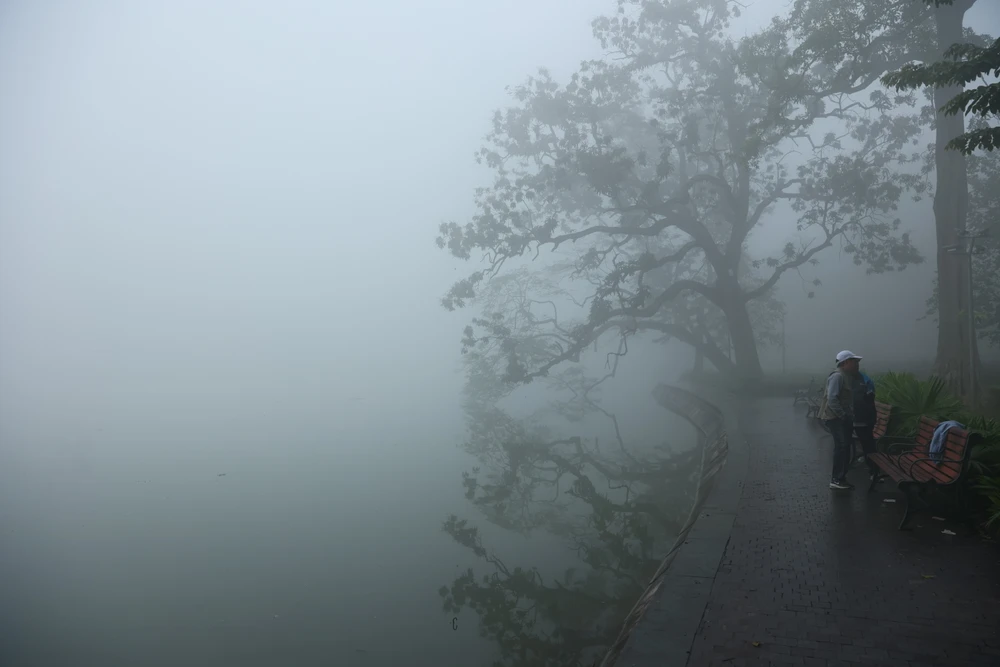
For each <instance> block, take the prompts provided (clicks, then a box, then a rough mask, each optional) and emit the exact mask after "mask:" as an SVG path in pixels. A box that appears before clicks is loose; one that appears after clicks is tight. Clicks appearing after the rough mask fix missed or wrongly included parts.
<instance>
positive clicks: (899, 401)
mask: <svg viewBox="0 0 1000 667" xmlns="http://www.w3.org/2000/svg"><path fill="white" fill-rule="evenodd" d="M875 396H876V397H877V398H878V400H880V401H882V402H883V403H889V404H890V405H893V406H895V407H896V409H895V410H894V411H893V420H892V424H891V425H890V427H891V429H892V432H893V434H894V435H904V436H905V435H914V434H916V432H917V424H918V423H919V421H920V417H921V415H927V416H928V417H931V418H933V419H953V418H954V417H955V415H957V414H959V413H960V412H962V401H961V399H960V398H958V397H957V396H954V395H953V394H951V393H950V392H949V391H948V388H947V387H946V386H945V383H944V380H941V379H940V378H936V377H932V378H930V379H928V380H918V379H917V377H916V376H915V375H913V374H912V373H894V372H892V371H889V372H888V373H884V374H882V375H880V376H878V377H876V378H875Z"/></svg>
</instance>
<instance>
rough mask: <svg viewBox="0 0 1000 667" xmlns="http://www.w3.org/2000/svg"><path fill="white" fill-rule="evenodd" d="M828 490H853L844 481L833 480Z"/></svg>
mask: <svg viewBox="0 0 1000 667" xmlns="http://www.w3.org/2000/svg"><path fill="white" fill-rule="evenodd" d="M830 488H831V489H840V490H847V489H853V488H854V487H853V486H852V485H850V484H848V483H847V481H846V480H843V479H835V480H833V481H832V482H830Z"/></svg>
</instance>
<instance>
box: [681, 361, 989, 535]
mask: <svg viewBox="0 0 1000 667" xmlns="http://www.w3.org/2000/svg"><path fill="white" fill-rule="evenodd" d="M911 368H915V369H917V370H915V371H913V372H910V371H908V370H900V369H899V366H898V365H894V367H893V368H889V367H880V366H879V365H877V364H871V365H866V366H865V369H864V370H865V372H866V373H868V374H869V375H871V376H872V378H873V379H874V380H875V393H876V397H877V398H878V400H879V401H882V402H884V403H888V404H890V405H892V406H893V407H894V412H893V418H892V420H891V421H890V423H889V435H892V436H899V437H906V436H912V435H914V433H913V429H914V428H915V424H916V420H917V419H918V418H919V416H920V415H927V416H929V417H932V418H934V419H940V420H950V419H954V420H957V421H959V422H961V423H962V424H965V425H966V426H967V427H968V428H969V429H971V430H975V431H978V432H979V433H980V434H982V436H983V439H982V441H981V442H980V443H979V444H978V445H976V447H975V448H974V449H973V451H972V457H971V460H970V462H969V465H970V467H971V469H970V471H969V472H970V474H969V475H968V476H967V478H966V481H965V482H964V483H962V484H960V485H956V486H955V487H953V488H952V487H949V488H945V489H938V490H934V491H932V492H931V494H930V496H929V499H930V500H931V501H932V502H934V503H935V504H938V505H940V506H941V507H942V508H943V509H946V510H947V511H949V512H952V513H954V514H955V516H957V517H962V518H963V520H966V521H969V522H971V523H972V524H973V525H975V526H976V527H977V529H979V531H980V533H981V534H982V535H984V536H985V537H988V538H990V539H994V538H996V537H998V536H1000V367H998V366H984V367H983V370H982V373H981V379H982V386H983V394H984V397H983V401H982V404H981V405H979V406H977V407H976V408H975V409H969V408H968V407H966V406H965V405H964V404H963V402H962V400H961V398H959V397H957V396H955V395H954V394H953V393H952V392H950V391H949V390H948V388H947V386H946V385H945V383H944V381H942V380H941V379H940V378H937V377H935V376H933V375H932V374H931V373H930V371H929V369H923V370H922V372H921V369H919V367H918V366H916V365H914V366H911ZM830 372H831V371H830V369H826V370H816V371H809V370H801V369H799V370H794V371H789V372H786V373H781V372H777V373H765V375H764V377H763V378H761V379H759V380H754V381H752V385H753V393H754V395H755V396H767V397H772V398H775V397H781V396H788V397H789V398H791V397H792V396H793V395H794V393H795V392H796V391H797V390H801V389H808V388H810V387H811V388H812V389H813V390H816V391H818V390H819V389H820V387H821V386H822V383H823V380H824V379H825V378H826V376H827V375H828V374H829V373H830ZM683 377H684V379H685V380H687V381H688V382H691V383H692V384H693V385H694V386H701V387H705V388H712V389H715V390H719V389H722V390H728V391H730V392H732V393H734V394H736V395H737V396H739V395H741V394H742V393H743V392H744V391H745V390H746V389H747V387H748V385H747V384H746V383H742V382H740V381H738V380H732V379H730V378H726V377H725V376H723V375H722V374H720V373H718V372H714V371H704V370H703V371H697V372H696V371H688V372H686V373H685V374H684V376H683ZM803 418H804V416H803Z"/></svg>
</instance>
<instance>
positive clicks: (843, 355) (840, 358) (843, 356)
mask: <svg viewBox="0 0 1000 667" xmlns="http://www.w3.org/2000/svg"><path fill="white" fill-rule="evenodd" d="M848 359H858V360H860V359H861V357H860V356H859V355H857V354H854V353H853V352H851V351H850V350H844V351H843V352H839V353H838V354H837V365H838V366H839V365H841V364H842V363H844V362H845V361H847V360H848Z"/></svg>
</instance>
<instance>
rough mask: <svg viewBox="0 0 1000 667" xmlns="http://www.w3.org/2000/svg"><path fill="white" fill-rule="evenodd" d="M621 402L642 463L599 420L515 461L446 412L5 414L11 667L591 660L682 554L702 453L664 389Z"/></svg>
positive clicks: (632, 447)
mask: <svg viewBox="0 0 1000 667" xmlns="http://www.w3.org/2000/svg"><path fill="white" fill-rule="evenodd" d="M616 414H617V415H618V418H619V422H620V426H621V433H622V435H623V439H624V441H625V442H626V443H627V452H628V453H627V454H625V453H624V452H623V451H622V450H621V449H620V447H619V445H618V443H617V440H616V439H615V436H614V431H613V429H612V428H611V426H610V424H609V422H607V420H605V419H603V418H601V419H595V420H591V421H586V422H583V423H579V424H575V425H573V427H572V430H571V431H568V430H564V431H559V430H558V429H556V430H554V431H553V433H552V434H551V435H552V438H553V439H559V438H561V437H564V436H570V435H573V434H578V435H579V434H582V435H583V436H584V440H583V441H581V444H580V448H577V445H576V444H575V443H570V444H567V445H557V446H554V447H553V448H551V450H546V453H545V455H544V456H540V455H538V453H537V452H535V453H532V452H530V451H529V452H527V453H525V454H524V455H523V458H522V460H521V461H520V462H519V463H518V466H519V468H518V472H517V474H512V473H510V469H509V466H507V465H506V463H509V462H506V463H505V462H504V461H490V460H488V459H484V458H476V457H475V456H472V455H470V454H469V453H468V452H467V451H465V450H464V449H463V448H462V447H460V446H459V445H460V443H461V442H462V441H463V428H462V427H461V425H460V424H455V425H452V426H444V427H442V426H441V425H440V423H438V422H437V421H436V420H434V419H432V418H427V419H425V420H423V422H418V423H412V422H411V423H410V424H408V425H403V424H400V423H397V422H386V421H375V422H374V423H373V422H372V420H361V419H357V420H355V422H354V423H351V422H350V420H349V419H348V418H347V417H344V418H343V419H342V420H341V422H340V424H339V425H338V426H337V427H336V428H327V427H323V428H310V429H305V428H301V427H298V428H296V427H295V423H297V420H294V419H292V420H285V421H283V422H280V423H281V424H283V426H282V427H281V428H276V427H273V428H263V427H262V426H261V425H262V424H263V423H265V421H264V420H259V421H256V422H248V423H247V424H244V425H243V426H242V427H234V428H232V429H230V432H229V433H228V434H227V435H226V437H219V436H216V437H213V438H209V437H207V436H205V435H204V434H203V433H204V431H205V429H201V428H199V427H197V425H190V424H189V425H188V427H187V428H186V429H181V428H172V429H171V428H166V427H164V426H162V425H160V427H157V429H155V430H156V433H154V434H150V430H151V429H148V428H138V427H135V426H128V425H118V426H116V425H115V422H114V420H110V421H108V422H107V423H105V424H104V425H103V426H102V427H101V428H100V429H99V430H97V431H94V430H90V431H87V432H86V433H84V434H82V435H81V432H80V431H74V430H73V429H70V428H69V427H68V426H67V425H66V424H60V423H58V422H55V421H42V420H40V419H38V418H37V417H36V418H34V419H32V418H30V415H27V416H24V417H23V418H20V419H18V418H10V417H11V415H10V413H7V416H8V418H7V419H5V420H4V422H5V423H3V424H2V426H0V429H2V430H0V436H2V448H0V625H2V627H3V629H4V630H3V635H2V639H0V664H3V665H4V666H5V667H20V666H25V667H27V666H29V665H30V666H34V665H46V666H48V665H52V666H65V665H74V666H76V665H101V666H104V667H111V666H114V665H164V666H167V665H170V666H171V667H175V666H176V665H186V666H188V667H190V666H195V665H206V666H208V665H240V666H246V667H253V666H257V665H261V666H263V665H297V666H307V665H352V666H353V665H357V666H359V667H388V666H390V665H392V666H395V665H415V666H418V667H419V666H423V665H427V666H431V665H434V666H444V667H448V666H450V665H455V666H456V667H478V666H479V665H483V666H487V665H491V664H493V662H494V661H499V662H497V664H501V665H522V664H523V665H557V664H558V665H570V664H576V663H574V662H572V660H581V661H582V660H589V659H590V657H592V656H593V655H596V654H598V653H600V652H601V651H602V650H603V648H604V647H605V646H606V643H607V641H609V637H610V638H613V637H614V635H615V634H616V633H617V630H618V627H619V625H620V623H621V620H622V618H623V616H624V614H625V613H626V612H627V611H628V609H629V608H630V607H631V605H632V603H633V602H634V601H635V598H636V597H637V595H638V593H639V591H640V590H641V588H642V586H643V585H644V584H645V583H646V581H647V580H648V578H649V575H650V574H651V573H652V571H653V570H655V567H656V565H657V564H658V561H659V559H660V558H661V557H662V555H663V554H664V553H665V552H666V550H667V549H668V548H669V545H670V543H672V541H673V538H674V535H675V534H676V528H679V525H680V522H682V521H683V519H684V517H685V516H686V514H687V512H688V509H689V507H688V506H686V503H689V500H688V499H689V498H690V496H691V494H692V493H693V487H692V486H691V473H692V472H693V469H692V468H691V466H692V465H693V463H692V462H694V461H696V459H697V456H696V455H689V456H687V457H684V456H683V450H684V449H685V448H689V447H691V445H692V444H693V442H694V433H693V429H691V427H690V426H689V425H688V424H687V423H686V422H684V421H683V420H681V419H680V418H678V417H676V416H674V415H672V414H670V413H668V412H666V411H665V410H663V409H662V408H660V407H658V406H656V405H655V404H653V402H652V398H651V397H650V398H649V399H648V401H647V400H645V399H644V400H643V401H640V402H638V403H632V404H628V405H623V406H618V407H617V409H616ZM279 421H280V420H279ZM268 423H272V424H273V423H274V422H273V421H271V422H268ZM212 432H215V433H219V432H220V430H219V429H217V428H216V429H213V430H212ZM69 434H72V435H69ZM594 438H597V442H596V443H595V442H593V439H594ZM664 443H667V444H668V445H669V446H670V447H672V448H673V449H674V450H675V451H674V452H673V453H672V454H668V452H667V451H665V450H663V449H662V448H660V446H663V445H664ZM671 457H674V458H671ZM670 461H673V462H675V463H677V462H680V463H681V465H680V468H679V469H677V470H673V469H672V467H671V465H669V462H670ZM665 462H667V463H668V464H666V465H665ZM609 465H610V466H612V467H613V469H614V471H616V472H618V473H620V474H619V475H618V476H619V477H623V478H627V479H625V480H624V481H622V480H621V479H619V480H618V481H612V482H609V481H608V479H607V476H606V475H604V474H602V473H601V471H600V469H601V468H604V469H605V471H607V466H609ZM661 465H664V466H665V467H664V468H663V469H662V470H657V466H661ZM595 466H596V467H595ZM505 471H506V475H507V476H506V477H504V474H505ZM463 473H468V474H469V475H470V477H469V478H468V479H472V478H473V477H475V478H476V479H477V480H478V482H477V484H476V486H475V488H474V489H473V490H472V491H471V493H470V492H469V486H468V484H469V482H466V484H463ZM556 478H558V482H557V483H556V482H553V481H552V480H554V479H556ZM581 478H586V480H589V483H588V482H587V481H581ZM467 493H468V495H467ZM450 516H454V517H455V520H454V521H453V522H452V523H451V524H450V525H451V527H452V533H451V534H449V533H448V532H446V531H445V530H443V525H444V524H445V522H446V520H447V519H448V518H449V517H450ZM462 521H465V522H466V523H461V522H462ZM472 528H475V529H477V530H478V531H479V533H478V536H477V537H478V540H479V541H478V542H477V541H475V539H473V538H472V537H470V533H468V532H467V531H468V530H469V529H472ZM463 530H464V531H466V532H463ZM463 539H465V540H466V544H465V545H463V544H460V543H459V541H460V540H463ZM478 545H481V547H482V549H483V551H480V552H479V553H478V554H477V553H476V549H477V548H479V547H478ZM470 570H471V576H469V574H468V573H469V572H470ZM568 570H573V572H570V573H568V572H567V571H568ZM446 603H447V604H448V605H449V607H450V608H451V610H448V609H445V608H444V605H445V604H446ZM580 664H589V662H587V663H583V662H581V663H580Z"/></svg>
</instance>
